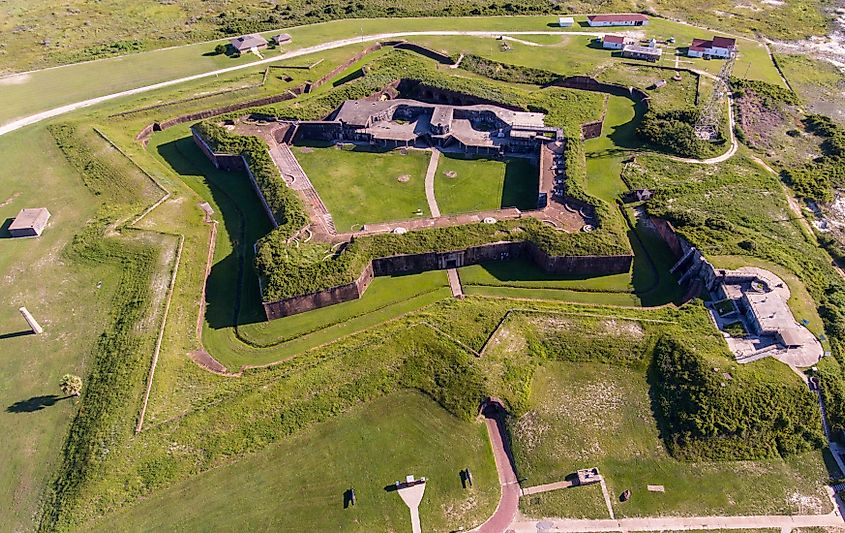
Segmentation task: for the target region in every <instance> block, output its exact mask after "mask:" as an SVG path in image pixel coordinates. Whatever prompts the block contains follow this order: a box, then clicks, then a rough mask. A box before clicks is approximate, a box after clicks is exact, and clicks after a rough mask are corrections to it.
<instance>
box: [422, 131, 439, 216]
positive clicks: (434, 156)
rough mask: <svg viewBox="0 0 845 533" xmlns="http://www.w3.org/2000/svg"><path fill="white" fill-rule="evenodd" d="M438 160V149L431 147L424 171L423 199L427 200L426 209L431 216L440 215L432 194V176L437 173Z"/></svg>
mask: <svg viewBox="0 0 845 533" xmlns="http://www.w3.org/2000/svg"><path fill="white" fill-rule="evenodd" d="M439 161H440V150H438V149H437V148H432V149H431V159H429V160H428V170H426V172H425V200H426V201H427V202H428V210H429V211H431V217H432V218H439V217H440V207H438V205H437V197H436V196H434V178H435V176H436V175H437V163H438V162H439Z"/></svg>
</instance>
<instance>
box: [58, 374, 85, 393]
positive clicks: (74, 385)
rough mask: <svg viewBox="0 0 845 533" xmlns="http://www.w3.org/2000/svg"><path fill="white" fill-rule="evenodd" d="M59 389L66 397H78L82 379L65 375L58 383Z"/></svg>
mask: <svg viewBox="0 0 845 533" xmlns="http://www.w3.org/2000/svg"><path fill="white" fill-rule="evenodd" d="M59 388H60V389H62V392H63V393H65V394H67V395H68V396H79V394H80V392H81V391H82V378H81V377H79V376H75V375H73V374H65V375H64V376H62V380H61V381H60V382H59Z"/></svg>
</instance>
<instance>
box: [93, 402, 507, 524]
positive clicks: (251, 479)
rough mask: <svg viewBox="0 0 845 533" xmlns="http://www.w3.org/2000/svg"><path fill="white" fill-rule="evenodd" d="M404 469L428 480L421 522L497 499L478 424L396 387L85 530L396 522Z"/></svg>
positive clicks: (471, 518)
mask: <svg viewBox="0 0 845 533" xmlns="http://www.w3.org/2000/svg"><path fill="white" fill-rule="evenodd" d="M464 468H469V469H470V470H471V472H472V475H473V482H474V487H473V488H471V489H466V490H464V489H462V487H461V480H460V477H459V475H458V473H459V471H461V470H463V469H464ZM407 474H413V475H415V476H416V477H420V476H423V477H425V478H426V479H427V480H428V484H427V485H426V490H425V497H424V498H423V501H422V504H421V505H420V519H421V522H422V524H423V527H424V528H426V530H429V531H450V530H452V529H453V528H454V527H455V526H456V525H457V524H463V525H464V526H471V525H473V524H478V523H480V522H482V521H483V520H484V519H486V517H487V516H489V515H490V514H492V513H493V510H494V508H495V506H496V503H497V502H498V496H499V486H498V477H497V474H496V469H495V465H494V463H493V457H492V453H491V451H490V446H489V444H488V442H487V431H486V428H485V426H484V425H483V424H479V423H477V422H464V421H462V420H459V419H457V418H455V417H454V416H452V415H451V414H449V413H448V412H446V411H444V410H443V408H441V407H439V406H438V405H436V404H435V403H434V402H432V401H431V400H430V399H428V398H426V397H424V396H422V395H420V394H416V393H410V392H401V393H396V394H391V395H389V396H385V397H383V398H379V399H378V400H375V401H373V402H370V403H367V404H364V405H360V406H356V407H355V408H354V409H352V410H351V411H350V412H348V413H346V414H344V416H343V417H342V418H336V419H333V420H331V421H328V422H324V423H322V424H319V425H316V426H314V427H312V428H310V429H308V430H305V431H302V432H300V433H299V434H297V435H296V436H294V437H292V438H290V439H287V440H286V441H284V442H282V443H280V444H278V445H274V446H269V447H267V448H265V449H264V450H262V451H261V452H259V453H257V454H255V455H252V456H250V457H247V458H245V459H244V460H242V461H239V462H238V463H237V464H233V465H229V466H224V467H222V468H219V469H216V470H213V471H211V472H207V473H205V474H202V475H199V476H196V477H194V478H192V479H191V480H190V481H187V482H183V483H179V484H177V485H175V486H173V487H172V488H169V489H167V490H164V491H161V492H159V493H158V494H156V495H155V496H153V497H152V498H149V499H146V500H144V501H142V502H140V503H139V504H138V505H136V506H134V507H132V508H131V509H129V510H128V511H126V512H124V513H121V514H120V515H117V516H114V517H110V518H109V519H108V520H105V521H100V522H99V523H98V524H97V525H96V526H95V527H93V528H91V530H93V531H106V530H115V528H116V529H117V530H118V531H137V530H139V529H143V530H150V529H157V530H161V529H173V528H179V529H191V530H208V529H215V530H221V529H229V528H231V527H247V528H250V529H254V528H259V529H264V528H272V529H277V530H288V531H290V530H298V529H301V528H303V527H305V525H306V524H307V527H308V528H309V529H313V530H320V531H330V530H336V529H338V528H340V529H342V530H344V531H374V530H385V529H392V530H396V531H401V530H403V529H405V528H407V527H408V526H407V523H408V508H407V507H406V506H405V504H404V503H403V502H402V500H401V498H400V497H399V495H398V494H397V493H396V492H395V491H390V490H387V488H388V487H389V486H390V485H391V484H392V483H393V482H394V481H396V480H399V479H401V480H404V479H405V475H407ZM352 488H354V489H355V495H356V499H357V503H356V504H355V505H354V506H352V505H349V507H348V508H345V505H344V492H346V491H347V490H349V489H352ZM115 524H118V525H117V526H116V525H115Z"/></svg>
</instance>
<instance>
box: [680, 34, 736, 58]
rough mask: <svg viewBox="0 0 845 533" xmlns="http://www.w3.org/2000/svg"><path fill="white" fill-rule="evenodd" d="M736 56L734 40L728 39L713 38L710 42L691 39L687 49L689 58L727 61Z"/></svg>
mask: <svg viewBox="0 0 845 533" xmlns="http://www.w3.org/2000/svg"><path fill="white" fill-rule="evenodd" d="M734 54H736V39H732V38H730V37H713V39H712V40H709V41H708V40H705V39H693V40H692V44H690V46H689V48H687V56H689V57H707V58H710V57H718V58H722V59H727V58H729V57H732V56H733V55H734Z"/></svg>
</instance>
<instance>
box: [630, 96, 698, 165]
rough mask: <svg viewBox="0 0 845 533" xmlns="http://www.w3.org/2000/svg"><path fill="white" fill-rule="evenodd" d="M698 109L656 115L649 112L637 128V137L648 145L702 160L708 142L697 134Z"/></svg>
mask: <svg viewBox="0 0 845 533" xmlns="http://www.w3.org/2000/svg"><path fill="white" fill-rule="evenodd" d="M698 118H699V111H698V110H697V109H692V108H690V109H682V110H675V111H664V112H661V113H656V112H653V111H649V112H648V113H646V115H645V117H643V121H642V123H641V124H640V126H639V127H638V128H637V135H639V136H640V137H642V138H643V140H645V141H646V142H647V143H648V144H650V145H652V146H655V147H657V148H660V149H661V150H665V151H667V152H669V153H672V154H676V155H679V156H682V157H694V158H700V157H703V156H704V154H705V145H706V141H703V140H701V139H700V138H699V137H698V136H697V135H696V134H695V123H696V122H697V121H698Z"/></svg>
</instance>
